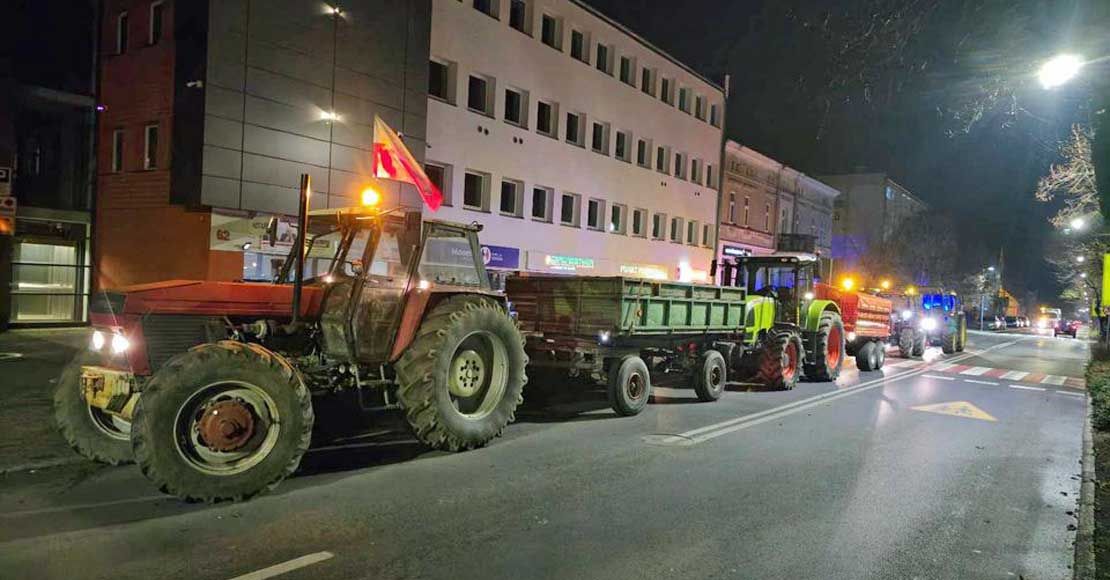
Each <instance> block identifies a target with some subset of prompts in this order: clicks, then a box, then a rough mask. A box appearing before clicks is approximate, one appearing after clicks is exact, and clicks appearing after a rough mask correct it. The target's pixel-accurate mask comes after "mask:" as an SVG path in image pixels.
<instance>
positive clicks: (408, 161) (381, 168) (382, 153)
mask: <svg viewBox="0 0 1110 580" xmlns="http://www.w3.org/2000/svg"><path fill="white" fill-rule="evenodd" d="M373 170H374V177H379V178H382V179H393V180H396V181H404V182H405V183H411V184H413V185H414V186H416V190H417V191H419V192H420V197H421V198H423V199H424V203H425V205H427V206H428V209H430V210H432V211H436V210H438V209H439V206H440V205H442V204H443V192H441V191H440V190H439V188H438V187H436V184H434V183H432V180H431V179H429V178H428V175H427V174H425V173H424V168H423V167H421V165H420V163H419V162H417V161H416V158H414V157H413V156H412V153H410V152H409V149H408V147H405V143H404V142H403V141H401V137H400V135H398V134H397V132H396V131H394V130H393V129H392V128H391V127H390V126H389V125H387V124H386V123H385V121H383V120H382V119H381V117H378V116H375V117H374V168H373Z"/></svg>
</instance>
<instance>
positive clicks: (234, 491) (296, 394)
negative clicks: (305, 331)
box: [131, 340, 315, 503]
mask: <svg viewBox="0 0 1110 580" xmlns="http://www.w3.org/2000/svg"><path fill="white" fill-rule="evenodd" d="M314 419H315V416H314V414H313V409H312V398H311V395H310V394H309V392H308V389H307V388H306V387H305V385H304V382H303V381H302V379H301V375H300V373H299V372H297V370H296V369H294V368H293V366H292V365H290V364H289V362H288V361H286V360H285V358H284V357H282V356H281V355H279V354H276V353H274V352H271V351H269V350H267V349H266V348H264V347H262V346H260V345H257V344H249V343H243V342H236V341H231V340H224V341H220V342H217V343H210V344H202V345H200V346H196V347H193V348H191V349H189V350H188V351H186V352H184V353H181V354H179V355H177V356H175V357H173V358H172V359H170V360H169V362H167V363H166V364H165V365H164V366H163V367H162V368H161V369H160V370H159V371H158V372H157V373H155V375H154V377H153V378H152V379H151V380H150V382H149V383H147V385H146V388H144V389H143V394H142V396H141V397H140V398H139V403H138V405H136V407H135V421H134V424H133V426H132V430H131V446H132V449H133V450H134V453H135V461H136V462H137V463H138V464H139V468H140V469H141V470H142V472H143V475H145V476H146V477H147V478H148V479H150V480H151V481H153V482H154V484H155V485H157V486H158V488H159V489H161V490H162V491H163V492H165V493H169V494H173V495H176V496H178V497H180V498H182V499H184V500H186V501H205V502H209V503H215V502H219V501H241V500H246V499H249V498H251V497H254V496H256V495H258V494H260V493H264V492H266V491H269V490H271V489H273V488H275V487H277V485H278V483H280V482H281V481H282V480H283V479H285V478H286V477H288V476H289V475H290V474H292V473H293V472H294V471H296V469H297V466H298V465H299V464H300V461H301V457H302V456H303V455H304V453H305V451H306V450H308V445H309V442H310V440H311V438H312V424H313V421H314Z"/></svg>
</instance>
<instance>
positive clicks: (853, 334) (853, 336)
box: [848, 332, 856, 342]
mask: <svg viewBox="0 0 1110 580" xmlns="http://www.w3.org/2000/svg"><path fill="white" fill-rule="evenodd" d="M855 339H856V333H855V332H849V333H848V342H852V341H853V340H855Z"/></svg>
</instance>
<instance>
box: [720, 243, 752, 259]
mask: <svg viewBox="0 0 1110 580" xmlns="http://www.w3.org/2000/svg"><path fill="white" fill-rule="evenodd" d="M721 253H723V254H724V255H726V256H732V257H734V258H746V257H748V256H751V255H752V251H751V250H749V249H748V248H741V247H740V246H729V245H726V246H725V247H724V248H722V249H721Z"/></svg>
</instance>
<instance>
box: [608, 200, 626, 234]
mask: <svg viewBox="0 0 1110 580" xmlns="http://www.w3.org/2000/svg"><path fill="white" fill-rule="evenodd" d="M626 213H628V208H627V207H626V206H623V205H620V204H617V203H614V204H613V205H612V207H610V208H609V231H610V232H611V233H614V234H623V233H624V228H625V223H624V216H625V214H626Z"/></svg>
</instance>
